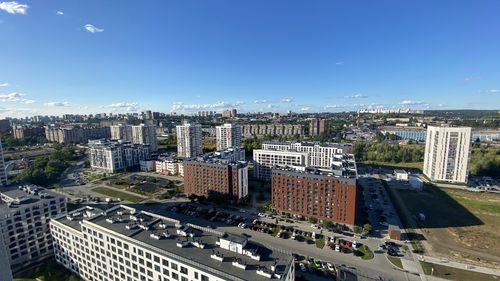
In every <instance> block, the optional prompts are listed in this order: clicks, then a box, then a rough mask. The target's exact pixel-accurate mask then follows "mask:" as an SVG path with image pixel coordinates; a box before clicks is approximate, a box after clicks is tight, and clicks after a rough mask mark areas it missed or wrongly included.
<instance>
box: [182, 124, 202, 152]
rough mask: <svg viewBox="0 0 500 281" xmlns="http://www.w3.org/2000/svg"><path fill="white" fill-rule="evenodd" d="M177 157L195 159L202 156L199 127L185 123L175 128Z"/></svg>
mask: <svg viewBox="0 0 500 281" xmlns="http://www.w3.org/2000/svg"><path fill="white" fill-rule="evenodd" d="M176 131H177V156H178V157H186V158H190V157H196V156H199V155H202V154H203V147H202V143H201V125H199V124H189V123H185V124H183V125H179V126H176Z"/></svg>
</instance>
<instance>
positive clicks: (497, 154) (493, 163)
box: [469, 146, 500, 177]
mask: <svg viewBox="0 0 500 281" xmlns="http://www.w3.org/2000/svg"><path fill="white" fill-rule="evenodd" d="M469 170H470V172H471V174H473V175H477V176H490V177H495V176H496V177H498V173H499V171H500V149H496V148H488V147H484V146H483V147H479V148H473V149H472V154H471V159H470V165H469Z"/></svg>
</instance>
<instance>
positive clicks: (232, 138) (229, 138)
mask: <svg viewBox="0 0 500 281" xmlns="http://www.w3.org/2000/svg"><path fill="white" fill-rule="evenodd" d="M216 139H217V150H222V149H226V148H231V147H236V148H239V147H240V146H241V126H240V125H238V124H224V125H222V126H217V127H216Z"/></svg>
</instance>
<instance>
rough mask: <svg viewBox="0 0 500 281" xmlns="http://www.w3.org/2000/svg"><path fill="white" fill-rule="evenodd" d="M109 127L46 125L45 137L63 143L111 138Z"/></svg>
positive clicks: (50, 140)
mask: <svg viewBox="0 0 500 281" xmlns="http://www.w3.org/2000/svg"><path fill="white" fill-rule="evenodd" d="M110 136H111V134H110V130H109V128H101V127H86V128H82V127H75V126H64V127H57V126H45V138H47V140H48V141H49V142H58V143H62V144H70V143H87V142H88V141H89V140H91V139H101V138H109V137H110Z"/></svg>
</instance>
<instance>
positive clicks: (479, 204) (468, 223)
mask: <svg viewBox="0 0 500 281" xmlns="http://www.w3.org/2000/svg"><path fill="white" fill-rule="evenodd" d="M396 193H397V194H398V195H399V196H400V198H401V199H402V200H403V201H404V203H405V206H406V207H407V208H408V210H409V211H410V212H411V214H412V215H413V217H412V218H411V219H412V220H413V222H414V223H416V224H417V225H418V226H419V227H420V228H421V229H422V230H423V232H424V235H425V240H424V241H422V242H423V244H424V246H425V247H426V250H427V252H428V253H427V254H429V255H434V256H441V257H449V258H454V259H457V260H463V261H467V262H472V263H476V264H483V265H488V266H490V267H491V266H494V267H496V268H500V232H499V231H498V229H500V195H498V194H491V193H476V192H469V191H465V190H459V189H447V188H446V189H445V188H437V187H435V186H426V188H425V189H424V191H422V192H416V191H408V190H398V191H397V192H396ZM418 213H423V214H425V216H426V219H425V221H423V222H417V221H416V215H418Z"/></svg>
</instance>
